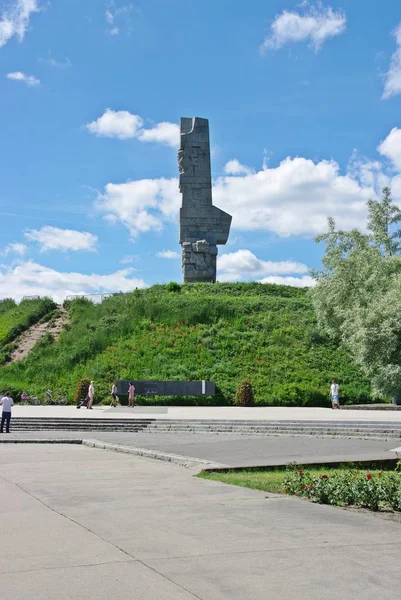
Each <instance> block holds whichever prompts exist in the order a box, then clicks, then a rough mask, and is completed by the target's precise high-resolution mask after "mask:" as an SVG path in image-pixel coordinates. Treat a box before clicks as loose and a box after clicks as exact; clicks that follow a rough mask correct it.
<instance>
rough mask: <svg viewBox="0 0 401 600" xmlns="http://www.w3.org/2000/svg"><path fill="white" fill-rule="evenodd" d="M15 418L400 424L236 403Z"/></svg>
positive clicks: (41, 409) (373, 416) (33, 410)
mask: <svg viewBox="0 0 401 600" xmlns="http://www.w3.org/2000/svg"><path fill="white" fill-rule="evenodd" d="M13 415H14V416H15V417H25V418H29V417H57V418H71V419H74V418H81V419H82V418H87V419H91V418H95V417H96V418H97V419H99V418H107V419H110V418H118V419H132V418H138V419H147V418H151V419H172V420H175V419H221V420H231V419H233V420H249V421H328V422H362V421H363V422H371V423H376V422H381V423H383V422H388V423H401V411H374V410H331V409H329V408H289V407H274V406H265V407H260V408H259V407H258V408H256V407H254V408H243V407H239V406H210V407H203V406H169V407H167V406H153V407H149V406H148V407H146V406H137V407H135V408H128V407H122V406H121V407H117V408H112V407H110V406H95V407H94V408H93V410H87V409H85V408H82V409H81V410H77V409H76V407H75V406H19V405H16V406H15V407H14V408H13Z"/></svg>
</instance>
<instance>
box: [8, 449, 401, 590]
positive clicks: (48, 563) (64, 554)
mask: <svg viewBox="0 0 401 600" xmlns="http://www.w3.org/2000/svg"><path fill="white" fill-rule="evenodd" d="M0 452H1V461H0V495H1V498H2V531H1V537H0V540H1V541H0V546H1V552H0V589H1V595H2V597H3V598H5V599H7V600H87V599H92V598H96V600H110V599H111V598H113V600H127V599H128V598H130V599H131V598H132V599H138V600H153V599H154V600H169V599H171V600H181V599H182V600H190V599H195V598H197V599H198V600H199V599H201V600H228V599H230V600H244V599H248V598H249V599H252V600H259V599H260V600H262V599H263V600H266V598H280V600H293V599H294V598H299V599H300V600H304V599H308V600H311V599H312V600H338V598H342V599H343V600H348V599H349V600H351V599H352V600H377V598H378V597H380V598H381V600H394V598H397V597H398V595H399V587H400V583H401V575H400V569H399V557H400V555H401V525H399V524H397V523H393V522H387V521H384V520H382V519H378V518H376V517H375V516H373V515H371V514H360V513H354V512H350V511H345V510H341V509H338V508H332V507H328V506H320V505H314V504H310V503H308V502H306V501H303V500H298V499H295V498H289V497H281V496H275V495H272V494H266V493H264V492H258V491H253V490H246V489H242V488H237V487H232V486H228V485H225V484H222V483H218V482H213V481H205V480H201V479H198V478H195V477H193V474H192V473H191V471H190V470H189V469H184V468H182V467H179V466H178V465H173V464H168V463H164V462H160V461H153V460H150V459H144V458H140V457H136V456H130V455H125V454H116V453H113V452H108V451H105V450H96V449H91V448H86V447H83V446H77V445H71V446H66V445H61V446H50V445H14V444H4V445H1V447H0Z"/></svg>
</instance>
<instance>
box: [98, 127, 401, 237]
mask: <svg viewBox="0 0 401 600" xmlns="http://www.w3.org/2000/svg"><path fill="white" fill-rule="evenodd" d="M399 131H401V130H398V129H394V130H393V131H392V132H391V133H390V134H389V136H388V137H387V138H386V139H385V140H384V141H383V142H382V143H381V144H380V146H379V148H378V150H379V153H380V154H381V155H382V156H383V157H384V156H385V157H386V158H390V159H391V160H392V161H393V163H394V164H395V165H396V166H397V167H398V169H399V172H400V175H396V176H392V171H391V169H389V165H388V164H387V161H378V160H371V159H367V158H364V157H361V156H359V155H358V153H356V152H354V153H353V154H352V156H351V159H350V161H349V164H348V167H347V170H346V172H345V173H344V174H342V173H341V171H340V166H339V164H338V163H337V162H335V161H334V160H320V161H319V162H314V161H313V160H310V159H306V158H302V157H295V158H291V157H288V158H286V159H284V160H283V161H282V162H281V163H280V164H279V165H278V166H276V167H269V166H268V165H267V164H266V163H264V164H263V166H262V167H261V168H260V169H259V170H258V171H255V170H254V169H252V168H251V167H246V166H244V165H242V167H241V168H242V172H243V173H244V174H242V175H235V176H232V175H224V176H222V177H219V178H217V179H216V180H215V182H214V186H213V200H214V204H215V205H216V206H218V207H220V208H222V209H223V210H225V211H227V212H228V213H230V214H231V215H233V222H232V230H233V231H235V230H237V231H270V232H273V233H276V234H278V235H279V236H282V237H286V236H291V235H295V236H306V237H310V236H314V235H316V234H318V233H321V232H322V231H325V230H326V228H327V217H328V216H333V217H334V218H335V219H336V221H337V225H338V226H339V227H340V228H342V229H351V228H354V227H356V228H360V227H361V226H363V223H364V222H365V220H366V202H367V200H368V199H369V198H372V197H375V196H377V195H378V194H379V193H380V190H381V188H382V187H383V186H384V185H390V186H391V187H392V189H393V197H394V198H395V200H396V201H400V202H401V156H400V152H399V148H400V147H401V144H399V143H398V140H399V135H400V134H399V133H398V132H399ZM239 164H240V163H239ZM244 169H245V171H244ZM393 174H394V173H393ZM180 205H181V196H180V193H179V190H178V179H143V180H137V181H131V182H128V183H123V184H113V183H109V184H108V185H107V186H106V188H105V191H104V193H103V194H101V195H100V196H99V197H98V199H97V202H96V206H97V208H98V210H100V211H101V212H103V213H104V214H105V216H106V218H107V219H108V220H109V221H115V222H117V221H120V222H122V223H123V224H124V225H125V226H126V227H127V228H128V229H129V230H130V232H131V235H132V236H133V237H137V235H138V234H139V233H140V232H144V231H150V230H156V231H160V230H161V229H162V228H163V225H164V223H165V222H166V221H167V222H171V221H174V220H176V219H177V217H178V210H179V207H180Z"/></svg>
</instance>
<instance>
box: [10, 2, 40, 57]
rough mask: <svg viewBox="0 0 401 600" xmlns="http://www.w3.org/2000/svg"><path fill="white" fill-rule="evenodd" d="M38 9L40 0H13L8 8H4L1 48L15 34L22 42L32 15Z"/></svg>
mask: <svg viewBox="0 0 401 600" xmlns="http://www.w3.org/2000/svg"><path fill="white" fill-rule="evenodd" d="M38 11H39V2H38V0H12V1H11V2H10V3H9V6H8V8H3V11H2V13H1V16H0V48H1V47H2V46H4V45H5V44H6V43H7V42H8V41H9V40H10V39H11V38H12V37H14V36H16V37H17V38H18V40H19V41H20V42H21V41H22V40H23V39H24V35H25V32H26V30H27V28H28V25H29V19H30V17H31V15H32V14H33V13H35V12H38Z"/></svg>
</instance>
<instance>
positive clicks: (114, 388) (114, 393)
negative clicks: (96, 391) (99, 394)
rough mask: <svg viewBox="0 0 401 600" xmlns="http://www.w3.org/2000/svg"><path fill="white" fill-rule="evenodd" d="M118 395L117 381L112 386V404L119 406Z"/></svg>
mask: <svg viewBox="0 0 401 600" xmlns="http://www.w3.org/2000/svg"><path fill="white" fill-rule="evenodd" d="M117 402H118V396H117V382H116V381H115V382H114V383H113V385H112V386H111V406H117Z"/></svg>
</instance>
